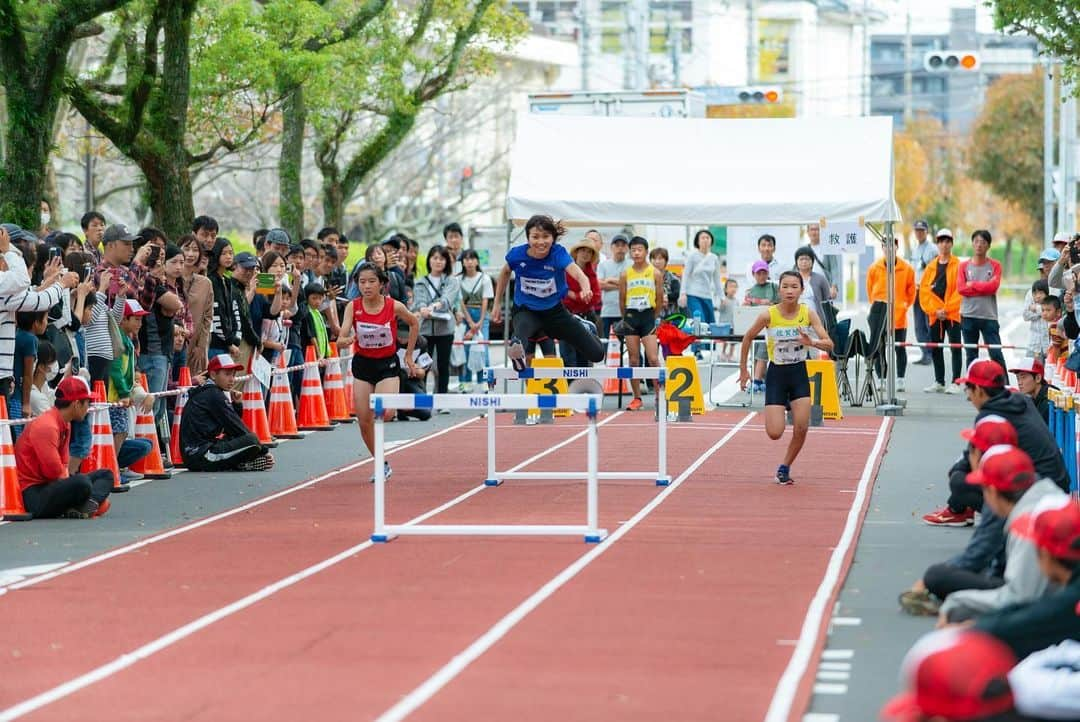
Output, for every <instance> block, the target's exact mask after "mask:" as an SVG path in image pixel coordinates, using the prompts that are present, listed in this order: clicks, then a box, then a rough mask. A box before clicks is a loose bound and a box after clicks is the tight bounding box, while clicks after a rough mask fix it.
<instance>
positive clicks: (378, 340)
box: [356, 323, 394, 349]
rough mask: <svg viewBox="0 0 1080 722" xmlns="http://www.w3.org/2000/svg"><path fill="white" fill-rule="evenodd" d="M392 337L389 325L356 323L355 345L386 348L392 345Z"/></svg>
mask: <svg viewBox="0 0 1080 722" xmlns="http://www.w3.org/2000/svg"><path fill="white" fill-rule="evenodd" d="M393 343H394V338H393V336H392V335H391V333H390V327H389V326H383V325H380V324H374V323H358V324H356V345H357V346H359V347H360V348H372V349H374V348H386V347H387V346H392V345H393Z"/></svg>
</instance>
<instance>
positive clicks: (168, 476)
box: [139, 471, 172, 480]
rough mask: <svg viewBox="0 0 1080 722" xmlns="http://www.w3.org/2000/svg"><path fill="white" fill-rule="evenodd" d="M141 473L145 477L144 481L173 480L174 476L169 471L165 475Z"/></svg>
mask: <svg viewBox="0 0 1080 722" xmlns="http://www.w3.org/2000/svg"><path fill="white" fill-rule="evenodd" d="M139 473H140V474H142V475H143V478H144V479H154V480H163V479H171V478H172V474H170V473H169V472H167V471H166V472H165V473H164V474H157V473H154V474H148V473H146V472H145V471H141V472H139Z"/></svg>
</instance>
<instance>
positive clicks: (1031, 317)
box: [1023, 289, 1042, 323]
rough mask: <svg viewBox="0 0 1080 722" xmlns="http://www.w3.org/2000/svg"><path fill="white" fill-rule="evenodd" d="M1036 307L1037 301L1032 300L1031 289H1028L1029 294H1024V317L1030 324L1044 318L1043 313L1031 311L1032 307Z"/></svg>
mask: <svg viewBox="0 0 1080 722" xmlns="http://www.w3.org/2000/svg"><path fill="white" fill-rule="evenodd" d="M1034 305H1035V299H1034V298H1032V295H1031V289H1028V292H1027V293H1025V294H1024V312H1023V317H1024V320H1025V321H1027V322H1029V323H1030V322H1031V321H1038V320H1039V319H1040V318H1042V313H1041V312H1039V311H1032V310H1031V307H1032V306H1034Z"/></svg>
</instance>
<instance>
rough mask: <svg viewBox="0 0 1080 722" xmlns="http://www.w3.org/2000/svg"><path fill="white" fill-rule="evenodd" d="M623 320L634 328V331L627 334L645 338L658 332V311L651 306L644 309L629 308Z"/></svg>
mask: <svg viewBox="0 0 1080 722" xmlns="http://www.w3.org/2000/svg"><path fill="white" fill-rule="evenodd" d="M623 322H624V323H626V325H627V326H629V327H630V328H632V329H633V333H628V334H626V335H627V336H640V337H641V338H645V337H646V336H653V335H655V334H656V311H654V310H653V309H651V308H649V309H646V310H644V311H635V310H633V309H627V310H626V315H625V316H623Z"/></svg>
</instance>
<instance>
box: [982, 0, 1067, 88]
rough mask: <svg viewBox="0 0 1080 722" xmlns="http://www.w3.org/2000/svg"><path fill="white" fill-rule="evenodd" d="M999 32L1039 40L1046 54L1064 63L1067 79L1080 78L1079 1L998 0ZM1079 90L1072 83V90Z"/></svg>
mask: <svg viewBox="0 0 1080 722" xmlns="http://www.w3.org/2000/svg"><path fill="white" fill-rule="evenodd" d="M994 22H995V24H996V25H997V27H998V29H999V30H1005V31H1007V32H1010V33H1027V34H1028V35H1031V36H1032V37H1035V38H1038V40H1039V44H1040V45H1042V47H1043V49H1044V51H1045V53H1046V54H1047V55H1049V56H1050V57H1052V58H1057V59H1058V60H1060V61H1062V63H1063V64H1064V67H1065V75H1066V78H1069V79H1071V80H1073V81H1076V80H1077V79H1078V78H1080V3H1078V2H1077V0H995V2H994ZM1077 87H1078V86H1077V84H1076V83H1075V82H1073V88H1074V89H1076V88H1077Z"/></svg>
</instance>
